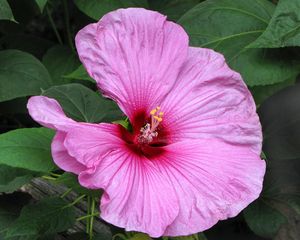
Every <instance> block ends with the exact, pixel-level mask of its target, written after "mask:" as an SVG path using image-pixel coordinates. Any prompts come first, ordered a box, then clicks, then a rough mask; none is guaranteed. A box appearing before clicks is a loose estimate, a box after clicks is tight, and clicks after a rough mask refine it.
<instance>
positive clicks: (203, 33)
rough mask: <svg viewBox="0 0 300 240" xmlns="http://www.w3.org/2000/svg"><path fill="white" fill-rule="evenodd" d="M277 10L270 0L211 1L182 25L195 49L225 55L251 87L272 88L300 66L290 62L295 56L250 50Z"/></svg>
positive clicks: (288, 77) (294, 72)
mask: <svg viewBox="0 0 300 240" xmlns="http://www.w3.org/2000/svg"><path fill="white" fill-rule="evenodd" d="M274 9H275V7H274V5H273V4H272V3H270V2H268V1H267V0H256V1H248V0H207V1H204V2H203V3H200V4H198V5H196V6H195V7H194V8H192V9H191V10H190V11H188V12H187V13H186V14H184V15H183V16H182V17H181V18H180V19H179V21H178V22H179V23H180V24H181V25H182V26H183V27H184V28H185V30H186V31H187V32H188V34H189V36H190V41H191V44H192V45H193V46H198V47H208V48H213V49H215V50H216V51H219V52H221V53H223V54H224V55H225V57H226V60H227V62H228V63H229V65H230V66H231V67H232V68H233V69H235V70H236V71H238V72H240V73H241V74H242V76H243V78H244V80H245V82H246V83H247V84H248V85H249V86H255V85H268V84H273V83H278V82H282V81H284V80H286V79H290V78H293V77H295V76H296V75H297V73H298V71H299V66H300V65H299V62H294V61H292V60H290V59H291V57H292V54H291V53H287V52H285V54H283V53H282V52H281V51H278V50H277V51H272V50H271V49H268V50H266V49H248V48H247V46H248V45H249V44H250V43H252V42H253V41H255V40H256V39H257V38H258V37H259V35H260V34H261V33H262V32H263V31H264V30H265V29H266V27H267V25H268V23H269V21H270V18H271V15H272V13H273V11H274Z"/></svg>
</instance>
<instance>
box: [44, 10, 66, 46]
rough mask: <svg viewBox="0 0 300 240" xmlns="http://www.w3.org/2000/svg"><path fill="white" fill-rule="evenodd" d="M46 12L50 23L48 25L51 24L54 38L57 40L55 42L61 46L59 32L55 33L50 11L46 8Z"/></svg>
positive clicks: (55, 29)
mask: <svg viewBox="0 0 300 240" xmlns="http://www.w3.org/2000/svg"><path fill="white" fill-rule="evenodd" d="M46 12H47V15H48V18H49V22H50V24H51V27H52V28H53V31H54V33H55V36H56V38H57V41H58V42H59V44H61V45H63V42H62V40H61V37H60V35H59V32H58V31H57V28H56V26H55V23H54V21H53V18H52V16H51V13H50V10H49V8H48V7H46Z"/></svg>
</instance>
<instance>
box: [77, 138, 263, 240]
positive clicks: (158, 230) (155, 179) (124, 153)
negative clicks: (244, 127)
mask: <svg viewBox="0 0 300 240" xmlns="http://www.w3.org/2000/svg"><path fill="white" fill-rule="evenodd" d="M160 149H163V154H162V155H158V156H155V157H153V158H151V159H148V158H147V157H145V156H143V155H142V154H138V153H136V152H132V151H131V149H130V148H128V146H127V145H126V144H124V143H121V144H119V147H118V148H115V149H114V150H113V151H112V152H110V153H109V154H107V155H105V156H103V157H102V158H101V161H99V162H98V165H96V166H93V167H91V168H89V169H87V170H86V171H84V172H81V173H80V175H79V182H80V184H81V185H83V186H85V187H87V188H92V189H97V188H103V189H104V191H105V192H104V195H103V197H102V200H101V217H102V218H103V219H104V220H106V221H108V222H110V223H112V224H114V225H116V226H119V227H123V228H126V230H128V231H141V232H146V233H148V234H149V235H150V236H152V237H159V236H161V235H167V236H179V235H189V234H193V233H196V232H200V231H204V230H206V229H208V228H210V227H211V226H213V225H214V224H216V223H217V222H218V221H219V220H222V219H226V218H228V217H234V216H236V215H237V214H238V213H239V212H240V211H241V210H242V209H244V208H245V207H246V206H247V205H248V204H249V203H251V202H252V201H254V200H255V199H256V198H257V197H258V196H259V194H260V192H261V190H262V181H263V176H264V173H265V162H264V161H263V160H261V159H260V158H259V157H258V156H257V155H256V154H255V153H253V152H252V151H250V150H249V149H248V148H247V147H242V146H233V145H230V144H228V143H224V142H222V141H219V140H211V139H203V140H190V141H186V142H180V143H175V144H171V145H168V146H165V147H162V148H160Z"/></svg>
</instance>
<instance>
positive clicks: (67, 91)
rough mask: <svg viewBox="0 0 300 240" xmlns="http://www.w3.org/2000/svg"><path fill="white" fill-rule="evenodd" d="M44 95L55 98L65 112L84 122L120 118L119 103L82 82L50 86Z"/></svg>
mask: <svg viewBox="0 0 300 240" xmlns="http://www.w3.org/2000/svg"><path fill="white" fill-rule="evenodd" d="M43 95H45V96H48V97H51V98H55V99H56V100H57V101H58V102H59V103H60V104H61V105H62V108H63V109H64V111H65V113H66V114H67V115H68V116H69V117H71V118H72V119H74V120H77V121H82V122H102V121H108V122H110V121H113V120H116V119H120V118H121V115H122V113H121V112H120V110H119V109H118V107H117V105H116V104H115V103H114V102H113V101H110V100H107V99H105V98H103V97H102V96H100V95H99V94H98V93H96V92H94V91H92V90H90V89H89V88H87V87H84V86H83V85H81V84H76V83H74V84H66V85H61V86H55V87H52V88H49V89H48V90H47V91H45V92H44V93H43Z"/></svg>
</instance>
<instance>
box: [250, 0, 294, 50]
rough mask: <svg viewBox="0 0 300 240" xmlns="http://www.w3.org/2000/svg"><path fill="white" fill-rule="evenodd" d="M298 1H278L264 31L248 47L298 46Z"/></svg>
mask: <svg viewBox="0 0 300 240" xmlns="http://www.w3.org/2000/svg"><path fill="white" fill-rule="evenodd" d="M299 19H300V1H299V0H280V1H279V3H278V5H277V7H276V10H275V13H274V14H273V16H272V19H271V21H270V23H269V25H268V27H267V29H266V31H265V32H264V33H263V34H262V35H261V36H260V37H259V38H258V39H257V40H256V41H254V42H253V43H252V44H251V45H250V46H249V47H253V48H279V47H287V46H300V20H299Z"/></svg>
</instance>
